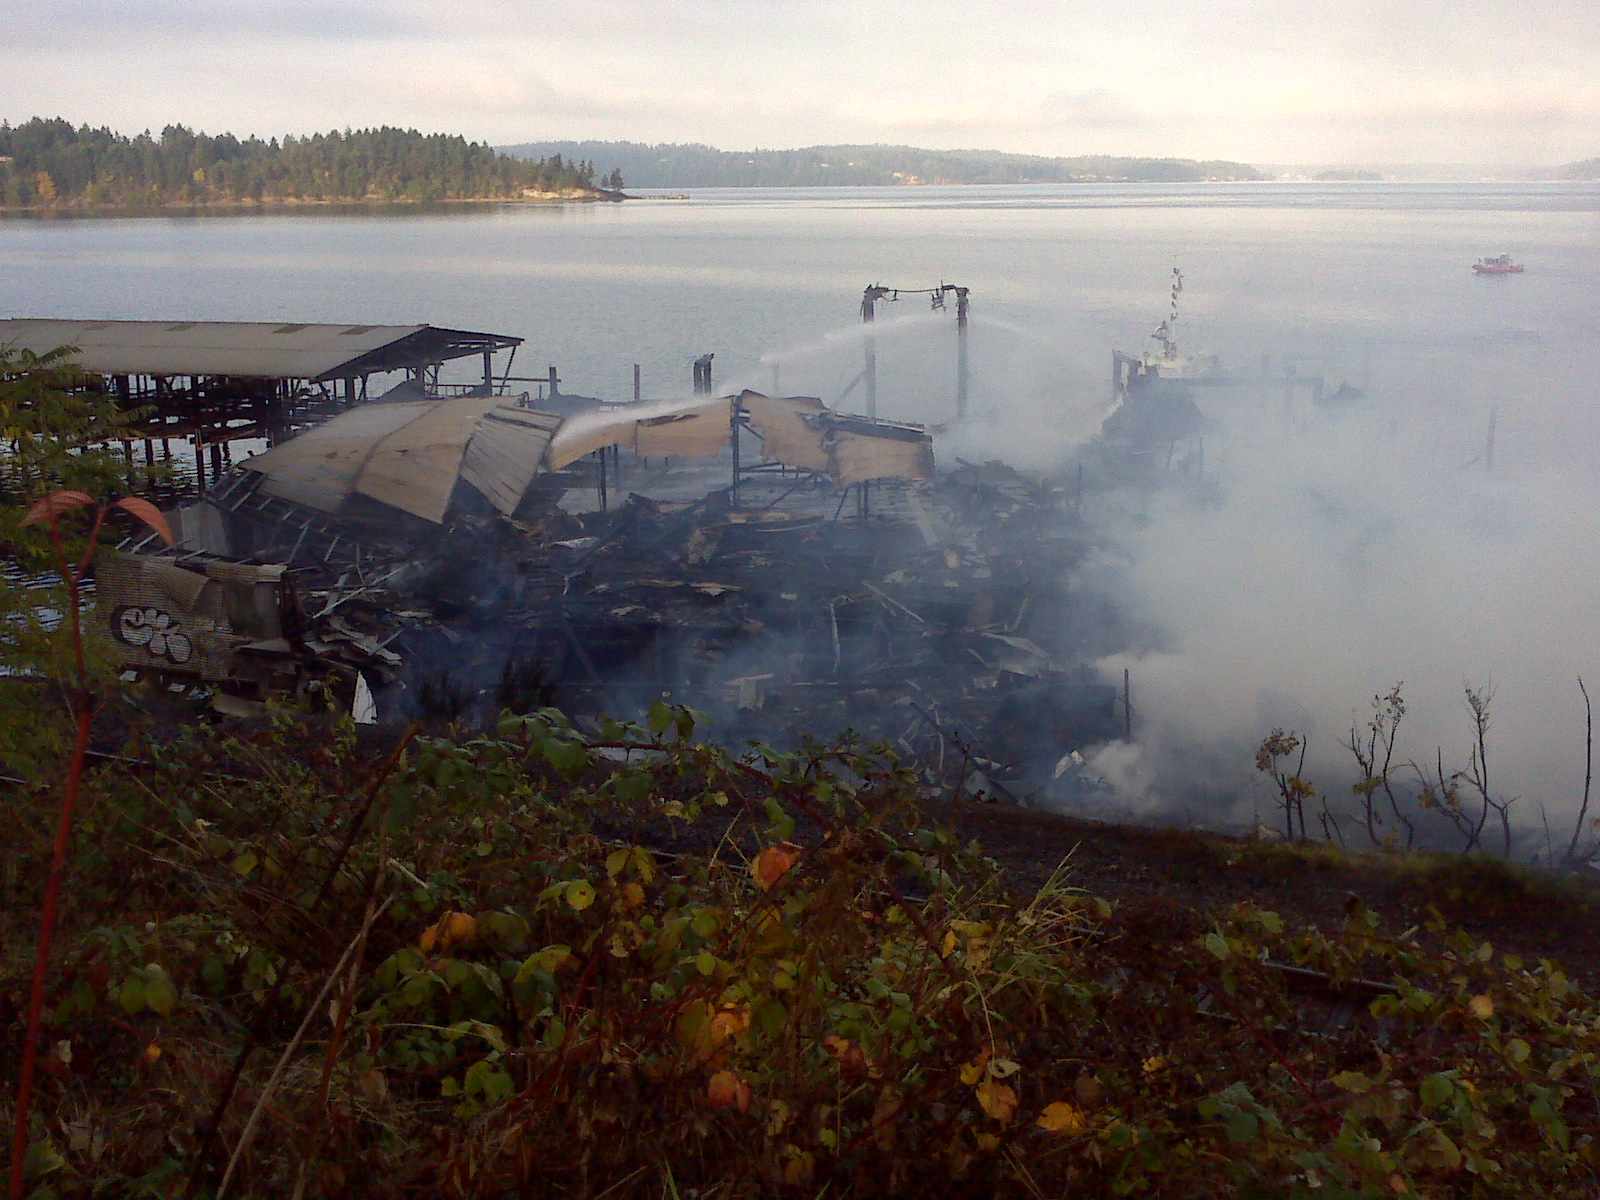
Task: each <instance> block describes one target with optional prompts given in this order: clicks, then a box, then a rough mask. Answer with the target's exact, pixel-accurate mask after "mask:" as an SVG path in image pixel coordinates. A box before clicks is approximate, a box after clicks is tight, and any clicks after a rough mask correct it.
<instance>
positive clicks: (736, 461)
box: [34, 323, 1130, 805]
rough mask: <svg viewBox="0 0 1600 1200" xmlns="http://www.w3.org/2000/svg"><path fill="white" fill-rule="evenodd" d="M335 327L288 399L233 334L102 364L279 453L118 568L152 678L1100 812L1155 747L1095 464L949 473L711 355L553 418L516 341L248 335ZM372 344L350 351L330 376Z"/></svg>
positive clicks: (109, 585) (109, 583)
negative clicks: (661, 393) (1105, 539)
mask: <svg viewBox="0 0 1600 1200" xmlns="http://www.w3.org/2000/svg"><path fill="white" fill-rule="evenodd" d="M103 324H105V325H112V326H115V325H119V324H133V323H103ZM140 324H145V325H148V324H149V323H140ZM380 329H381V332H380ZM279 330H289V331H290V332H289V333H279V332H278V331H279ZM312 330H316V331H317V334H316V336H315V337H311V336H306V337H304V338H301V339H300V341H302V342H303V343H304V344H303V345H301V344H297V345H296V346H295V357H294V361H293V362H292V363H285V364H283V365H281V366H279V367H277V368H275V369H277V370H279V371H280V372H283V373H281V374H279V375H276V376H269V375H265V374H263V375H243V374H241V375H232V374H220V375H211V374H209V372H211V371H227V372H233V371H240V372H243V371H252V370H261V369H262V368H263V367H264V366H266V365H267V360H266V359H265V358H261V357H258V358H256V359H252V360H250V361H248V362H246V361H245V359H244V358H242V357H239V356H235V357H234V358H232V359H228V360H227V361H226V362H224V361H223V360H221V359H218V360H212V359H209V358H206V357H205V355H204V354H202V353H201V352H200V351H201V349H203V347H201V346H200V345H199V343H200V342H202V341H204V340H207V339H209V340H210V341H213V342H227V341H228V340H229V338H230V331H229V330H228V328H227V327H225V326H216V327H213V328H211V329H210V330H208V331H207V333H206V335H205V337H200V336H197V337H196V343H197V344H196V346H194V347H190V348H189V350H190V351H193V352H192V353H189V352H186V351H184V350H183V348H179V349H180V352H178V353H176V354H175V355H172V356H169V357H167V358H161V359H160V360H159V361H158V360H157V359H156V358H151V359H150V360H149V361H148V362H145V361H144V360H137V362H136V360H135V359H134V358H133V357H132V356H130V355H124V356H122V357H120V358H119V357H117V356H116V355H109V356H99V357H96V356H91V355H90V354H89V353H87V352H86V353H85V354H84V355H83V360H82V362H83V366H84V367H85V368H86V370H88V371H89V372H91V376H90V377H91V379H93V378H94V377H95V373H99V377H100V379H101V380H102V381H103V384H102V386H106V387H108V388H109V389H111V390H113V391H115V392H116V394H118V395H119V396H121V395H123V394H124V393H123V391H122V390H120V389H122V388H123V387H124V384H123V383H122V382H120V381H119V376H124V375H125V376H127V377H128V379H129V382H128V384H127V385H126V387H127V395H128V398H129V400H130V403H131V402H136V401H137V400H138V399H139V395H140V394H139V392H138V391H137V390H136V387H135V385H134V383H133V379H134V377H136V376H139V375H143V376H144V378H145V380H146V383H145V384H144V385H143V386H145V387H147V388H149V387H164V388H165V389H166V390H165V391H164V392H162V393H161V396H162V398H163V399H165V398H169V397H177V398H178V399H177V401H176V403H175V404H174V405H170V406H168V411H170V410H171V408H177V409H180V410H181V409H183V408H184V407H185V406H187V405H195V404H199V405H201V406H202V408H204V405H207V404H210V405H212V407H211V408H210V409H206V410H205V413H206V415H205V421H206V422H207V423H208V424H209V426H210V428H211V429H212V430H216V429H227V428H231V427H235V426H232V425H229V424H228V422H230V421H234V422H237V421H238V420H239V417H238V411H239V410H238V407H237V406H235V407H234V408H233V409H231V410H230V407H229V398H230V397H229V395H228V394H227V393H228V392H229V391H230V390H231V392H232V393H233V394H234V395H235V397H236V398H237V397H243V400H242V402H243V405H244V407H245V408H246V409H250V406H251V405H256V406H257V407H256V408H255V409H250V411H251V412H253V413H255V416H254V417H253V419H254V420H255V421H256V424H257V427H258V428H263V429H265V431H266V433H267V435H268V439H269V441H271V442H272V443H274V444H272V445H271V447H270V448H269V449H268V450H266V451H265V452H264V453H261V454H258V455H255V456H253V457H251V458H248V459H245V460H243V461H242V462H240V463H237V464H234V465H231V466H230V465H228V464H227V463H225V462H224V463H222V464H221V468H222V469H221V470H220V471H212V472H208V473H207V474H205V475H203V476H202V479H203V481H204V487H203V491H202V493H201V494H200V495H198V496H196V497H194V498H193V499H192V502H190V503H187V504H184V505H181V506H178V507H176V508H175V509H174V510H173V512H172V513H171V516H172V518H173V521H174V525H175V527H176V528H177V529H178V531H179V537H180V545H179V547H178V548H177V549H176V550H174V551H170V552H160V551H157V550H156V548H155V547H154V545H153V543H151V542H150V541H149V540H146V541H144V542H141V543H133V544H127V545H124V546H123V547H121V548H119V549H118V550H117V551H114V552H109V553H108V554H107V555H106V556H105V557H104V558H103V560H102V562H101V563H100V580H101V583H100V589H101V608H102V612H103V613H104V614H105V617H106V632H107V634H108V635H109V638H110V641H111V643H112V645H113V647H114V648H115V650H116V652H117V654H118V655H119V656H120V657H121V660H122V661H123V663H124V664H125V666H126V668H127V670H128V671H129V672H130V673H136V674H139V675H142V676H145V677H148V678H151V679H155V680H158V681H160V682H161V683H163V684H165V685H167V686H169V687H182V686H183V685H192V686H193V687H194V689H195V691H196V694H198V692H199V691H200V690H202V689H203V690H204V692H205V693H206V694H207V695H208V696H209V697H210V702H211V704H212V705H213V706H214V707H215V708H216V709H218V710H220V711H221V712H223V713H225V714H231V715H248V714H250V713H252V712H259V711H262V707H263V706H264V705H265V704H266V703H268V702H270V701H272V700H274V699H278V698H291V697H293V698H298V699H300V700H302V701H310V702H313V703H317V704H321V705H325V706H328V707H332V708H336V709H341V710H346V711H351V710H353V711H354V712H355V713H356V715H357V717H358V719H363V720H372V719H377V720H388V719H411V718H422V719H450V720H465V721H470V722H478V721H483V720H488V719H491V718H492V717H493V715H494V714H495V713H497V712H499V711H501V710H503V709H512V710H516V711H527V710H529V709H531V708H535V707H540V706H543V705H548V704H554V705H558V706H559V707H561V708H563V709H564V710H566V711H567V712H569V713H570V714H573V715H574V716H577V717H580V718H582V717H595V716H598V715H599V714H602V713H604V714H611V715H616V716H623V717H629V716H638V715H640V714H642V713H643V712H644V711H645V710H647V709H648V708H649V707H650V705H651V704H653V703H654V702H655V701H656V700H661V699H664V700H668V701H671V702H674V703H683V704H688V705H690V706H692V707H694V708H697V709H700V710H702V711H703V712H705V713H706V714H707V715H708V717H709V718H710V721H711V725H710V729H711V730H712V731H713V732H714V734H715V736H717V737H719V738H722V739H724V740H727V741H730V742H735V743H738V742H742V741H743V740H744V739H747V738H758V739H760V740H762V741H766V742H777V743H780V744H781V743H784V742H794V741H797V740H799V739H800V738H802V737H804V736H806V735H808V734H815V735H818V736H826V735H830V734H833V733H835V732H838V731H842V730H847V729H848V730H854V731H855V732H857V733H858V734H859V735H860V736H861V737H862V738H863V739H865V740H868V741H874V742H886V743H888V744H890V745H891V746H893V747H894V748H895V749H896V750H897V751H898V752H899V753H901V754H902V755H903V756H904V757H905V758H906V759H907V760H908V761H910V762H912V763H914V764H916V765H917V766H919V767H920V768H921V769H922V770H924V771H925V773H926V774H927V776H928V777H929V779H930V782H937V783H939V784H942V785H943V786H945V787H947V788H951V789H961V790H962V791H963V792H964V793H965V794H969V795H977V796H986V797H988V798H992V799H1001V800H1009V801H1014V802H1021V803H1040V804H1050V805H1058V804H1061V803H1070V802H1071V801H1072V800H1073V799H1074V798H1075V796H1076V795H1077V794H1078V793H1081V792H1082V791H1083V790H1084V789H1086V788H1092V787H1093V785H1092V784H1091V783H1088V782H1086V781H1085V780H1084V779H1083V778H1082V777H1081V776H1080V774H1079V772H1078V771H1077V767H1078V766H1079V765H1081V763H1082V762H1083V755H1084V753H1086V752H1087V751H1088V750H1089V749H1090V748H1092V747H1093V746H1094V745H1096V744H1099V743H1102V742H1104V741H1106V740H1108V739H1111V738H1113V737H1116V736H1119V735H1126V733H1127V732H1128V722H1129V718H1130V711H1129V703H1128V697H1127V694H1126V690H1125V689H1124V688H1116V687H1112V686H1108V685H1106V684H1105V683H1103V682H1101V681H1100V679H1099V678H1098V676H1097V675H1096V674H1095V672H1094V671H1093V670H1092V669H1091V667H1090V666H1089V664H1090V663H1092V662H1094V661H1095V660H1097V659H1099V658H1101V657H1103V656H1104V655H1106V654H1108V653H1110V652H1112V651H1114V650H1116V649H1118V648H1120V647H1119V645H1118V644H1117V618H1116V616H1115V614H1113V613H1111V612H1110V611H1109V610H1108V608H1107V607H1106V606H1104V605H1103V604H1100V603H1099V602H1097V601H1095V600H1094V599H1093V598H1092V596H1090V595H1089V594H1088V593H1086V592H1085V591H1083V589H1082V588H1081V587H1080V586H1079V585H1077V584H1076V583H1075V582H1074V580H1075V572H1076V569H1077V568H1078V567H1079V565H1080V563H1081V560H1082V559H1083V557H1084V555H1085V554H1086V552H1087V547H1088V543H1087V539H1086V537H1085V534H1084V531H1083V528H1082V524H1081V521H1080V520H1079V515H1080V513H1081V508H1082V476H1081V473H1080V474H1079V475H1078V476H1077V478H1076V479H1075V480H1073V481H1068V480H1067V479H1065V478H1061V479H1049V478H1045V479H1040V478H1031V477H1024V476H1022V475H1020V474H1018V473H1017V472H1014V471H1012V470H1011V469H1009V468H1007V467H1004V466H1003V465H1001V464H998V463H990V464H987V465H981V466H980V465H975V464H968V463H964V462H960V461H959V460H958V461H957V462H956V463H955V464H954V465H953V466H946V467H945V468H943V469H942V470H937V469H936V467H935V461H934V445H933V436H932V435H931V434H930V433H929V432H928V431H927V430H926V429H923V428H922V427H919V426H915V425H906V424H901V423H896V422H890V421H883V420H878V419H875V418H872V417H862V416H855V415H852V414H848V413H842V412H838V411H834V410H831V409H829V408H827V407H826V406H825V405H823V404H822V402H821V401H819V400H817V399H815V398H810V397H795V396H767V395H763V394H760V393H757V392H753V391H744V392H742V393H740V394H737V395H716V394H714V391H713V388H712V384H711V379H710V374H711V372H710V358H709V356H707V357H706V358H705V359H703V360H701V361H700V362H697V363H696V370H695V379H694V383H695V391H694V393H693V394H692V395H691V396H689V397H686V398H684V399H682V400H676V401H659V402H642V403H634V404H614V405H602V404H599V403H598V402H573V401H572V400H571V398H568V397H556V396H552V393H554V391H555V387H554V379H553V372H552V377H551V379H550V384H549V390H548V391H546V392H543V393H542V394H541V395H538V396H529V395H528V394H527V393H525V392H520V393H519V392H515V391H512V390H511V385H512V384H514V383H516V382H521V381H519V380H516V379H515V378H514V377H512V376H511V375H510V369H509V364H508V365H507V366H506V367H505V368H503V369H502V371H501V372H500V374H499V375H496V374H495V373H494V372H493V371H492V369H491V363H490V355H491V354H492V353H493V351H494V350H495V349H513V348H514V345H515V342H516V339H512V338H498V337H496V336H495V335H486V334H470V333H465V332H462V331H450V330H436V329H432V328H431V327H427V326H420V327H366V326H277V327H270V328H269V327H265V326H251V327H249V328H248V329H243V330H239V331H237V333H238V337H237V338H236V339H235V340H237V341H241V342H247V341H251V339H255V340H257V341H259V340H261V339H267V341H268V342H269V344H270V339H271V338H272V337H275V336H281V337H285V338H290V339H295V338H296V335H309V334H310V331H312ZM351 331H355V332H351ZM76 332H77V333H78V335H79V336H80V340H85V341H86V340H87V336H88V335H89V334H93V333H96V332H98V331H96V330H87V331H76ZM114 332H115V334H116V335H117V337H124V340H131V338H128V337H125V335H130V334H133V333H146V332H148V331H145V330H140V331H134V330H120V329H119V330H116V331H114ZM157 332H159V333H161V334H163V335H169V336H178V337H181V336H182V335H187V334H190V333H191V332H192V331H191V330H190V329H179V328H175V327H173V326H165V327H162V329H161V330H159V331H157ZM367 335H372V336H371V337H368V336H367ZM391 335H392V336H391ZM38 336H41V335H39V334H35V335H34V338H35V339H36V338H37V337H38ZM47 336H66V337H69V338H70V337H72V336H74V331H65V332H62V331H50V332H49V333H48V335H47ZM345 337H347V338H350V339H353V341H352V343H350V344H351V345H352V346H353V349H354V351H355V353H353V354H352V355H350V356H348V357H346V358H344V359H342V360H339V361H333V360H332V359H328V358H326V357H324V358H323V359H318V358H316V357H315V353H314V352H313V351H315V352H319V353H320V352H321V350H322V347H323V346H324V345H325V344H326V343H327V342H329V341H331V340H332V339H335V338H345ZM384 338H387V339H388V340H386V341H382V344H381V345H378V346H374V347H369V346H367V345H366V344H365V343H366V342H367V341H374V340H381V339H384ZM104 340H106V341H111V340H115V339H114V338H112V337H110V336H107V337H106V338H105V339H104ZM158 340H159V339H158ZM356 341H359V342H361V344H360V345H356V344H355V342H356ZM313 342H315V343H318V344H317V345H315V346H313V345H312V343H313ZM333 346H334V348H335V349H339V348H340V347H341V343H339V342H337V341H334V342H333ZM252 348H255V349H258V347H254V346H252ZM467 354H481V355H482V356H483V361H484V372H483V379H482V381H481V382H480V383H477V384H474V385H470V386H459V385H458V386H457V387H455V388H449V387H447V386H440V385H439V381H438V366H439V364H440V363H441V362H444V361H447V360H448V359H449V358H450V357H465V356H466V355H467ZM375 355H386V356H387V357H384V358H383V359H382V362H381V363H380V360H379V358H377V357H374V356H375ZM380 366H384V367H386V368H387V369H388V370H391V371H393V370H399V371H404V372H405V379H404V380H403V381H402V383H401V384H400V385H398V386H397V387H395V388H392V389H389V390H388V392H387V393H386V394H384V395H382V396H370V397H368V396H367V385H366V381H365V379H364V378H363V377H362V371H361V370H358V368H371V370H369V371H368V372H367V373H368V374H372V375H376V374H379V373H380V371H379V368H380ZM157 371H159V372H161V374H155V372H157ZM175 378H182V379H186V380H187V381H188V382H187V383H186V385H185V387H184V388H182V389H177V388H174V387H173V385H172V380H174V379H175ZM162 380H165V381H166V382H165V383H164V384H162V383H160V381H162ZM295 380H298V381H299V382H297V383H296V382H292V381H295ZM152 381H153V382H152ZM274 381H276V382H274ZM252 388H253V389H255V398H254V399H251V398H250V396H249V395H248V393H249V392H250V390H251V389H252ZM364 397H366V398H365V399H364ZM540 403H544V404H545V405H546V407H544V408H541V407H539V404H540ZM551 409H561V410H565V411H549V410H551ZM263 414H265V415H263ZM212 465H213V466H215V465H216V464H212Z"/></svg>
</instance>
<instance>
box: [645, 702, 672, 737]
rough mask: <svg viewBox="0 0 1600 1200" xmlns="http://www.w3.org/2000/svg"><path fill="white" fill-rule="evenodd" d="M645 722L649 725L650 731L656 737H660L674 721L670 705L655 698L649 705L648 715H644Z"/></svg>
mask: <svg viewBox="0 0 1600 1200" xmlns="http://www.w3.org/2000/svg"><path fill="white" fill-rule="evenodd" d="M645 723H646V724H647V725H649V726H650V732H651V733H653V734H655V735H656V736H657V737H660V736H661V735H662V734H663V733H665V732H666V731H667V730H669V729H671V728H672V726H673V724H674V723H675V717H674V715H673V712H672V706H671V705H670V704H667V703H665V702H664V701H661V700H657V701H656V702H655V703H654V704H652V705H651V706H650V712H649V715H648V716H646V717H645Z"/></svg>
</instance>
